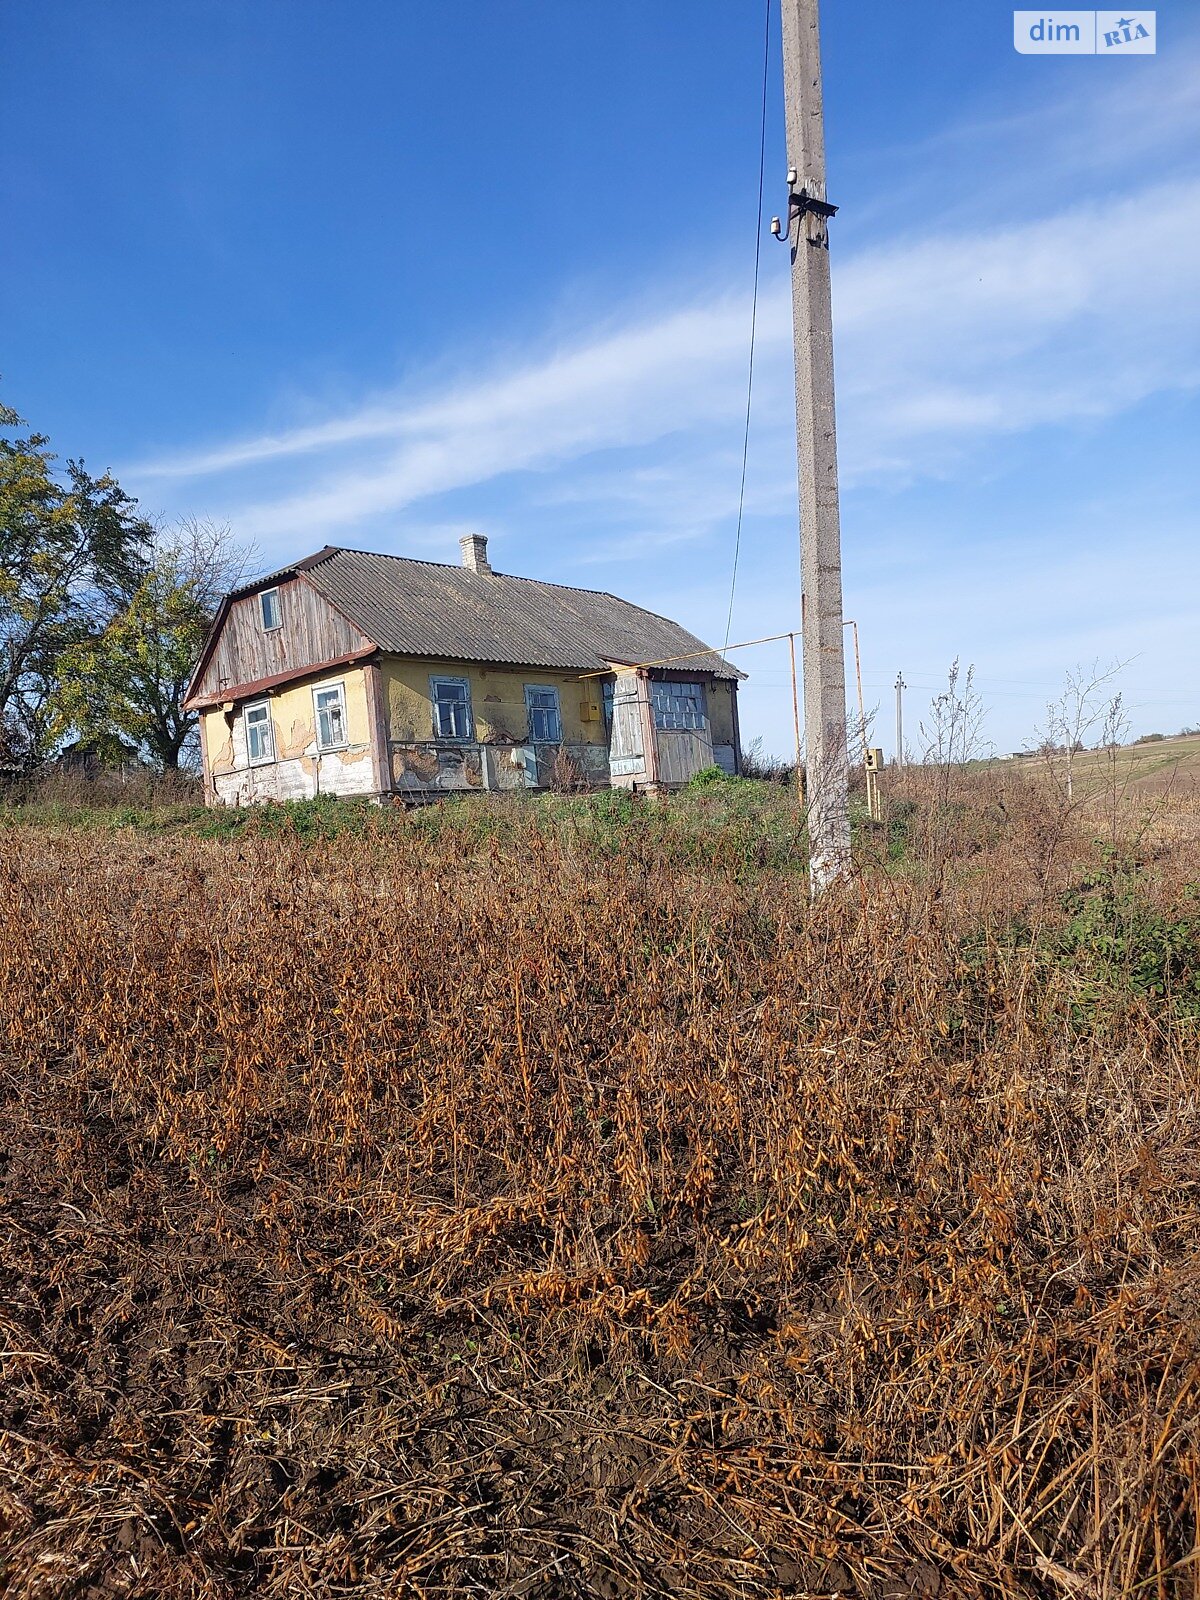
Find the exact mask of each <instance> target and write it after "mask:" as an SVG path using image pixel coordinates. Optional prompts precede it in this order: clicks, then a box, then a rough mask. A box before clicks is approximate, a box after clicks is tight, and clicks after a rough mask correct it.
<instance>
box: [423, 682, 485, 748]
mask: <svg viewBox="0 0 1200 1600" xmlns="http://www.w3.org/2000/svg"><path fill="white" fill-rule="evenodd" d="M443 683H452V684H453V685H454V686H455V688H458V689H465V690H466V693H465V695H464V696H463V698H462V699H461V700H446V701H441V700H439V699H438V685H439V684H443ZM443 705H446V706H448V707H450V706H459V705H461V706H462V707H463V708H464V710H465V714H466V719H467V731H466V732H465V733H443V732H442V730H441V724H440V718H439V713H440V711H441V708H442V706H443ZM429 709H430V713H431V716H432V719H433V737H434V738H435V739H440V740H442V741H444V742H446V743H449V744H470V743H471V741H472V736H473V734H474V731H475V713H474V710H473V708H472V706H471V680H470V679H469V678H460V677H457V676H455V675H454V674H452V673H448V672H431V673H430V675H429Z"/></svg>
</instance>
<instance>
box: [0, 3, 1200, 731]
mask: <svg viewBox="0 0 1200 1600" xmlns="http://www.w3.org/2000/svg"><path fill="white" fill-rule="evenodd" d="M777 29H778V6H777V0H776V4H775V5H774V6H773V25H772V32H773V34H777ZM823 33H824V49H825V69H826V120H827V127H826V132H827V144H828V154H829V188H830V196H831V198H832V199H833V200H834V201H835V202H836V203H837V204H838V205H839V206H840V208H841V210H840V213H839V216H838V217H837V219H836V222H835V223H834V232H833V252H834V253H833V271H834V284H835V289H834V294H835V314H836V330H835V339H836V359H837V381H838V407H839V411H838V415H839V428H840V446H841V468H842V482H843V509H842V521H843V545H844V559H845V582H846V614H847V616H853V617H855V618H856V619H857V620H858V623H859V626H860V629H861V636H862V645H863V670H864V678H865V681H866V686H867V689H866V693H867V700H868V703H869V705H876V704H878V705H879V707H880V718H879V725H878V733H879V739H880V742H881V743H883V744H885V745H890V744H891V706H892V694H891V688H890V686H891V683H892V681H893V679H894V677H895V674H896V671H897V669H898V668H902V669H903V670H904V673H905V676H906V678H907V680H908V682H909V684H910V685H911V686H912V687H911V688H910V691H909V694H908V697H907V703H906V725H907V729H908V733H909V738H910V742H912V743H918V742H919V735H918V734H917V724H918V723H919V721H920V719H921V716H922V715H923V713H924V711H925V709H926V707H927V705H928V701H929V698H930V695H931V694H932V693H933V692H935V690H936V689H937V688H938V687H939V685H940V684H941V683H942V682H943V681H944V677H945V672H946V669H947V667H948V665H949V663H950V662H951V661H952V660H953V659H954V658H955V657H960V658H961V659H962V660H963V662H964V663H966V662H973V663H974V664H975V666H976V674H977V681H978V685H979V687H980V689H981V691H982V693H983V695H984V697H985V700H986V702H987V704H988V707H989V711H988V719H987V724H986V729H985V731H986V735H987V737H988V738H990V739H991V740H992V741H994V743H995V745H996V747H997V748H998V749H1000V750H1008V749H1013V748H1016V747H1018V746H1020V745H1021V744H1023V743H1025V742H1026V741H1027V740H1028V739H1029V738H1030V737H1031V736H1032V733H1033V731H1034V729H1035V728H1036V727H1037V725H1038V724H1039V723H1041V722H1043V721H1044V717H1045V702H1046V700H1047V698H1048V697H1051V696H1053V695H1054V694H1055V693H1056V692H1057V691H1058V689H1059V688H1060V687H1061V684H1062V681H1063V676H1064V673H1065V672H1066V670H1067V669H1069V668H1072V667H1074V666H1075V665H1076V664H1078V663H1089V662H1091V661H1093V660H1095V659H1099V660H1100V661H1101V662H1103V663H1106V664H1107V663H1109V662H1112V661H1116V660H1120V661H1126V662H1128V665H1127V666H1126V667H1125V669H1124V671H1123V673H1122V675H1121V677H1120V679H1119V683H1120V685H1121V687H1122V688H1123V690H1124V693H1125V698H1126V703H1127V706H1128V708H1129V711H1130V716H1131V721H1132V724H1133V732H1134V733H1142V732H1148V731H1162V732H1173V731H1175V730H1176V729H1178V728H1179V727H1181V726H1183V725H1184V724H1185V723H1200V630H1198V628H1197V582H1196V577H1197V571H1196V569H1197V562H1196V556H1195V549H1196V527H1197V503H1198V490H1200V450H1198V449H1197V448H1196V446H1197V439H1198V437H1200V426H1198V423H1200V14H1198V13H1197V10H1196V8H1195V7H1194V6H1185V5H1183V4H1180V3H1179V0H1176V3H1175V4H1174V5H1173V6H1171V7H1168V8H1167V9H1161V8H1160V9H1159V12H1158V34H1159V41H1158V54H1157V55H1156V56H1149V57H1139V58H1133V59H1130V58H1126V59H1121V60H1114V59H1108V58H1095V57H1086V56H1055V57H1035V56H1021V55H1018V54H1017V53H1016V52H1015V51H1014V50H1013V47H1012V16H1011V8H1005V7H1001V6H999V5H997V4H994V3H992V0H972V3H971V4H969V5H965V4H963V3H962V0H933V3H931V4H927V5H926V6H924V7H923V8H920V9H919V10H914V9H913V8H907V7H897V6H895V5H894V4H890V3H889V4H884V3H880V0H855V3H854V4H853V5H850V4H846V3H837V4H834V3H832V0H826V4H825V7H824V16H823ZM762 40H763V7H762V5H761V4H759V3H757V0H754V3H751V0H745V3H741V4H739V3H735V0H686V3H685V0H654V3H652V4H648V3H646V0H604V4H602V5H601V4H599V3H590V4H589V3H587V0H537V3H533V0H491V3H488V4H484V3H482V0H467V3H466V4H465V5H456V6H450V5H446V4H445V3H444V0H386V3H380V0H341V3H339V4H336V5H335V4H333V3H331V0H320V3H309V0H172V3H171V4H170V5H163V4H161V0H141V3H133V0H106V3H105V4H103V5H98V4H96V3H94V0H83V3H72V0H45V3H43V4H41V5H39V6H36V7H30V6H26V7H20V8H12V9H10V10H8V11H7V12H6V16H5V42H4V50H3V61H2V62H0V138H2V139H3V146H4V149H5V152H6V159H5V163H4V167H5V176H4V180H3V181H4V186H5V189H6V191H7V193H6V194H5V196H4V216H5V218H6V226H5V230H4V247H3V250H2V251H0V293H2V294H3V304H4V306H5V308H6V315H5V318H4V324H5V325H4V338H3V344H2V349H0V369H2V370H3V374H4V384H3V390H2V393H3V395H4V398H5V399H6V400H7V401H8V403H9V404H11V405H14V406H16V407H17V408H18V409H19V410H20V411H21V413H22V414H23V415H24V416H25V417H26V418H28V419H29V420H30V422H31V423H33V424H35V425H36V426H37V427H38V428H40V429H41V430H42V431H45V432H47V433H49V434H50V435H51V437H52V439H53V441H54V443H55V445H56V446H57V447H58V448H59V450H60V451H61V452H62V453H63V454H64V455H78V456H82V457H84V458H85V459H86V461H87V463H88V465H89V466H90V467H91V468H92V469H93V470H99V469H101V468H108V467H111V468H112V469H114V470H115V471H116V472H117V473H118V475H119V476H120V478H121V480H122V482H123V484H124V485H125V487H126V488H127V489H128V490H129V491H130V492H132V493H134V494H136V495H138V497H139V498H140V500H141V503H142V506H143V508H144V509H145V510H146V511H147V512H150V513H152V514H154V515H161V516H163V517H165V518H174V517H179V516H185V515H190V516H198V517H204V518H212V519H216V520H220V521H228V522H229V523H230V525H231V526H232V529H233V531H234V533H235V535H236V536H237V537H238V538H240V539H241V540H243V541H245V542H247V543H253V544H254V545H255V546H256V547H257V550H258V553H259V561H260V564H261V565H263V566H267V565H273V564H275V563H277V562H278V561H280V560H283V559H287V558H289V557H293V556H297V555H300V554H303V553H306V552H308V551H310V550H313V549H316V548H319V547H320V546H321V545H322V544H325V543H334V544H339V543H340V544H348V545H351V546H356V547H360V548H366V549H376V550H389V551H393V552H395V553H397V554H406V555H417V556H422V557H426V558H429V559H444V560H451V561H452V560H456V559H457V538H458V536H459V534H460V533H462V532H464V531H467V530H480V531H483V532H486V533H487V534H488V535H489V536H490V538H491V541H492V545H491V553H492V557H493V560H494V562H495V564H496V565H497V566H498V567H500V568H501V569H502V570H506V571H511V572H518V573H523V574H527V575H530V576H537V577H544V578H550V579H554V580H556V581H559V582H564V583H577V584H582V585H585V586H587V587H595V588H606V589H612V590H614V591H616V592H618V593H620V594H623V595H625V596H627V597H628V598H630V599H633V600H637V601H639V602H641V603H642V604H645V605H648V606H650V607H652V608H654V609H656V610H660V611H663V612H665V613H667V614H669V615H671V616H674V617H676V618H678V619H679V620H680V621H682V622H685V623H686V624H688V625H689V626H691V627H692V628H694V629H695V630H696V631H697V632H699V633H700V634H702V635H703V636H705V637H707V638H708V639H710V640H713V641H715V642H717V643H720V641H721V639H722V638H723V637H724V632H725V619H726V612H727V608H728V604H729V588H730V568H731V562H732V551H733V534H734V524H735V518H736V508H737V495H738V482H739V476H740V466H741V443H742V416H743V411H744V406H745V368H746V357H747V350H748V335H749V297H750V286H751V275H752V267H753V256H754V225H755V214H754V213H755V199H756V185H757V169H758V125H759V105H760V92H761V70H762ZM770 96H771V98H770V115H769V124H768V143H767V165H766V173H767V189H766V199H765V202H764V226H765V220H766V218H769V216H770V215H771V213H772V212H773V211H779V210H781V209H782V208H783V204H784V199H783V174H784V168H785V165H786V162H785V159H784V152H783V136H782V109H781V104H780V96H781V91H780V86H779V62H778V40H777V37H773V38H772V41H771V70H770ZM787 277H788V275H787V252H786V250H785V249H783V248H782V247H781V246H779V245H777V244H776V243H775V242H774V241H773V240H772V239H770V237H769V236H768V237H766V238H765V240H764V245H763V256H762V279H761V289H760V307H759V345H758V357H757V361H758V365H757V374H756V388H755V397H754V414H753V425H752V433H751V442H750V456H749V471H748V478H747V497H746V517H745V526H744V532H743V545H742V556H741V564H740V571H739V578H738V585H737V592H736V595H735V600H734V609H733V633H732V637H733V639H734V640H740V639H748V638H754V637H757V636H760V635H763V634H770V633H776V632H779V631H781V630H783V629H786V628H789V627H793V626H795V625H796V618H797V615H798V576H797V544H796V510H795V455H794V445H793V437H792V427H793V413H792V397H791V376H790V343H789V341H790V315H789V307H788V281H787ZM735 659H737V660H738V662H739V664H740V665H742V666H743V667H744V668H746V670H748V671H749V672H750V674H751V677H750V681H749V683H748V684H747V685H746V686H745V688H744V691H743V708H744V711H743V723H744V731H745V733H746V735H747V736H748V737H753V736H754V735H755V734H762V735H764V736H765V738H766V742H767V745H768V747H770V748H774V749H777V750H780V751H785V750H786V749H787V748H788V746H789V744H790V724H791V712H790V696H789V692H788V689H787V677H786V654H785V650H784V647H781V646H779V645H774V646H765V647H762V648H761V649H757V650H752V651H747V652H744V653H740V654H739V655H738V656H737V657H736V658H735ZM851 681H852V680H851Z"/></svg>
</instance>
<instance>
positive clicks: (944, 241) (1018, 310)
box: [127, 181, 1200, 545]
mask: <svg viewBox="0 0 1200 1600" xmlns="http://www.w3.org/2000/svg"><path fill="white" fill-rule="evenodd" d="M1197 238H1200V182H1194V181H1193V182H1182V183H1176V184H1164V185H1159V186H1156V187H1149V188H1146V189H1144V190H1142V191H1141V192H1139V193H1136V194H1132V195H1126V196H1124V197H1123V198H1121V199H1120V200H1117V201H1115V202H1113V203H1110V204H1107V205H1103V204H1098V203H1088V204H1082V205H1078V206H1074V207H1071V208H1068V209H1066V210H1064V211H1063V212H1061V213H1060V214H1059V215H1057V216H1054V217H1051V218H1048V219H1045V220H1043V221H1040V222H1036V223H1032V224H1025V223H1024V222H1023V221H1020V220H1018V221H1016V222H1013V223H1010V224H1008V225H1006V226H1005V227H1002V228H993V229H987V230H973V231H968V232H958V233H945V232H943V233H940V234H931V235H929V236H927V237H925V238H923V239H920V240H918V241H916V242H907V241H906V242H901V243H898V244H887V245H883V246H877V247H875V248H873V249H869V250H862V251H860V252H859V253H858V254H857V255H856V256H855V257H853V258H851V259H849V260H847V261H845V262H844V263H842V264H840V265H839V271H838V277H837V290H836V316H837V330H836V331H837V348H838V363H839V402H840V411H841V424H842V458H843V471H844V476H845V478H846V480H847V481H848V482H850V483H853V482H855V481H862V480H863V479H872V478H884V479H887V478H889V477H900V478H906V477H912V476H913V475H920V474H922V473H926V472H944V471H945V470H947V463H948V461H950V460H952V459H954V458H958V457H961V456H962V455H963V453H964V451H966V450H968V449H969V447H970V446H971V445H972V444H975V443H978V442H979V441H981V440H986V439H987V438H988V437H994V436H995V435H998V434H1011V433H1015V432H1020V431H1024V430H1028V429H1031V428H1038V427H1045V426H1061V425H1063V424H1069V423H1071V422H1072V421H1079V420H1083V419H1095V418H1100V417H1108V416H1112V415H1114V414H1116V413H1118V412H1120V411H1122V410H1124V409H1127V408H1129V407H1131V406H1134V405H1136V404H1138V403H1139V402H1140V401H1141V400H1143V399H1144V398H1145V397H1146V396H1148V395H1151V394H1153V393H1156V392H1159V391H1162V390H1167V389H1181V388H1188V387H1192V386H1194V385H1196V384H1197V382H1198V381H1200V338H1198V336H1197V331H1196V323H1195V318H1194V314H1193V308H1194V306H1195V305H1196V304H1197V303H1198V301H1200V255H1198V253H1197V251H1196V249H1195V241H1196V240H1197ZM759 326H760V331H761V334H762V338H763V348H762V352H761V358H760V367H759V381H760V388H759V393H758V421H759V426H760V427H761V428H763V429H765V430H766V431H767V432H772V431H773V432H774V433H775V434H777V435H778V436H779V438H780V440H781V441H782V437H783V435H784V434H785V433H786V431H787V429H788V428H789V427H790V387H789V384H788V381H787V358H788V349H789V347H788V339H789V334H790V326H789V317H788V308H787V286H786V282H785V281H783V279H782V278H781V279H780V280H779V281H777V282H775V283H773V284H771V285H769V286H768V287H767V290H766V292H765V295H764V298H763V302H762V304H761V305H760V321H759ZM746 335H747V307H746V305H745V303H744V301H743V300H741V299H739V298H737V297H733V296H730V295H722V296H719V297H714V298H712V299H711V300H709V301H708V302H707V303H701V304H697V305H694V306H691V307H689V308H687V309H686V310H683V311H672V312H670V313H668V314H666V315H663V316H661V317H658V318H649V319H643V320H640V321H637V322H634V323H632V324H631V325H628V326H625V327H620V328H617V329H615V330H612V331H609V332H608V333H606V334H605V335H604V336H603V337H600V338H595V339H593V340H591V341H588V342H585V343H582V344H581V345H579V346H578V347H577V348H575V349H571V350H555V351H551V352H550V353H548V354H546V355H544V356H543V357H542V358H540V359H538V360H531V361H526V362H525V363H523V364H522V365H520V366H519V367H517V368H516V369H514V370H510V371H507V372H506V371H501V370H496V371H493V372H491V373H490V374H488V375H486V376H484V377H482V378H471V379H469V380H467V379H464V380H463V381H461V382H459V383H458V384H455V385H451V386H450V387H448V388H445V389H443V390H441V391H440V392H434V393H417V394H405V395H401V396H396V397H391V398H389V399H379V398H372V399H371V400H370V401H369V402H367V403H365V404H364V405H363V406H362V407H360V408H358V409H356V410H353V411H351V412H349V413H347V414H345V415H343V416H339V417H334V418H331V419H329V420H328V421H325V422H323V423H320V424H316V425H313V424H311V423H306V424H305V425H303V426H300V427H297V428H295V429H293V430H290V431H284V432H280V433H276V434H271V435H263V436H259V437H255V438H250V439H245V440H235V441H231V442H229V443H228V444H225V445H222V446H219V447H216V448H212V449H204V450H199V451H197V452H195V453H192V454H187V455H178V456H173V457H168V458H165V459H163V460H159V461H152V462H145V463H143V464H142V465H141V466H140V467H134V468H131V469H129V471H128V474H127V476H128V477H129V478H130V479H131V481H133V482H135V483H137V484H138V486H139V487H140V488H142V490H143V493H144V492H145V486H146V485H147V484H150V483H154V482H163V481H165V480H176V481H177V480H182V479H196V478H219V479H220V480H221V483H220V485H219V486H218V488H217V492H216V498H217V499H218V500H219V501H221V502H222V509H223V511H224V512H225V514H227V515H229V516H230V517H231V519H232V520H233V521H234V522H235V525H236V526H237V527H238V528H239V530H241V531H243V532H244V533H245V535H246V536H247V537H250V538H254V539H256V540H257V541H259V542H260V543H263V544H265V545H269V544H271V543H272V542H274V541H276V540H278V539H279V538H281V537H284V536H286V537H288V538H292V539H300V540H304V539H306V538H308V537H310V536H311V535H313V534H316V533H318V532H321V533H324V532H326V531H328V532H331V533H336V532H342V533H344V532H345V530H347V529H351V528H353V527H355V526H356V525H357V524H359V523H363V522H366V521H370V520H372V519H377V518H379V517H380V516H383V515H390V514H395V513H397V512H400V511H402V510H405V509H406V508H408V507H411V506H414V505H415V504H417V503H419V502H421V501H425V500H429V499H430V498H431V497H435V496H438V495H442V494H446V493H447V492H450V491H455V490H460V489H463V488H466V487H469V486H472V485H479V484H481V483H485V482H489V481H491V480H494V479H497V478H500V477H502V476H504V475H507V474H512V473H519V472H526V473H527V472H538V473H542V474H545V473H546V472H548V471H549V470H550V469H552V468H562V467H564V466H567V465H571V464H575V465H576V467H577V468H578V466H579V464H581V463H587V462H592V463H594V458H595V457H596V455H597V453H598V452H614V453H615V455H613V456H610V457H609V458H608V459H607V460H606V461H605V462H604V463H603V464H602V466H601V467H600V468H594V466H593V470H591V471H590V473H589V477H590V482H591V486H592V492H593V493H594V495H595V502H594V503H596V504H599V503H600V502H602V501H603V500H604V499H605V498H606V491H605V488H604V480H606V479H607V480H608V490H607V494H608V495H609V496H611V495H614V494H615V495H617V496H623V497H625V498H626V500H627V501H628V499H629V498H630V497H633V498H634V499H636V500H637V501H638V502H639V504H640V505H641V507H642V508H643V510H649V508H650V507H652V506H653V505H655V504H657V505H658V507H659V509H660V510H661V511H662V512H663V513H664V514H668V513H669V512H670V509H671V504H670V503H671V501H672V498H675V499H676V500H679V499H682V500H683V501H684V502H686V503H687V504H688V505H689V506H690V507H691V508H692V511H691V512H690V514H694V512H695V507H696V506H697V503H698V502H705V503H708V504H710V505H711V504H713V503H714V502H719V503H720V504H721V505H722V506H724V505H725V504H726V503H727V501H728V497H729V493H730V482H731V479H732V472H731V468H730V459H731V451H732V446H733V444H734V439H733V434H734V432H735V431H736V421H737V417H738V413H739V411H740V409H741V406H742V403H743V388H742V385H743V383H744V362H745V354H746ZM669 436H673V437H674V438H675V439H676V441H678V440H684V441H687V442H688V443H689V445H690V448H686V449H684V448H678V447H677V448H675V450H674V451H673V454H674V455H675V456H676V458H677V460H676V463H675V466H674V470H672V467H671V464H670V463H669V462H668V464H667V465H666V466H659V467H658V468H656V469H654V470H647V469H646V468H644V467H638V466H637V465H636V464H635V463H631V462H630V461H629V460H627V459H623V458H622V456H621V452H623V451H633V450H639V449H642V448H644V447H645V446H647V445H648V444H651V443H654V442H656V441H663V440H665V439H667V438H668V437H669ZM714 451H716V454H717V457H719V463H720V480H719V482H718V481H717V480H716V479H715V477H714V472H713V470H712V469H713V465H714V460H715V459H716V458H715V457H714ZM779 459H780V460H781V461H783V462H787V463H788V464H789V467H790V453H789V452H788V451H787V450H786V448H785V447H784V446H783V444H782V442H781V446H780V456H779ZM282 460H287V461H289V462H290V463H291V464H292V466H293V468H294V472H293V473H292V474H291V476H292V479H293V485H292V487H290V488H289V489H288V490H287V491H286V492H284V493H282V494H276V495H272V496H270V497H265V498H257V497H256V496H255V495H254V493H253V489H252V488H251V490H250V493H249V494H248V495H247V494H246V493H245V490H244V489H239V488H238V487H237V484H238V483H239V482H240V481H241V480H242V479H243V478H245V479H247V480H248V481H249V483H250V484H251V485H252V484H253V480H254V470H253V469H255V468H256V467H261V466H263V465H265V464H267V463H271V462H279V461H282ZM559 492H560V493H563V494H569V493H570V492H571V490H570V486H569V484H567V485H561V484H560V488H559ZM671 520H674V519H671Z"/></svg>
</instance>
